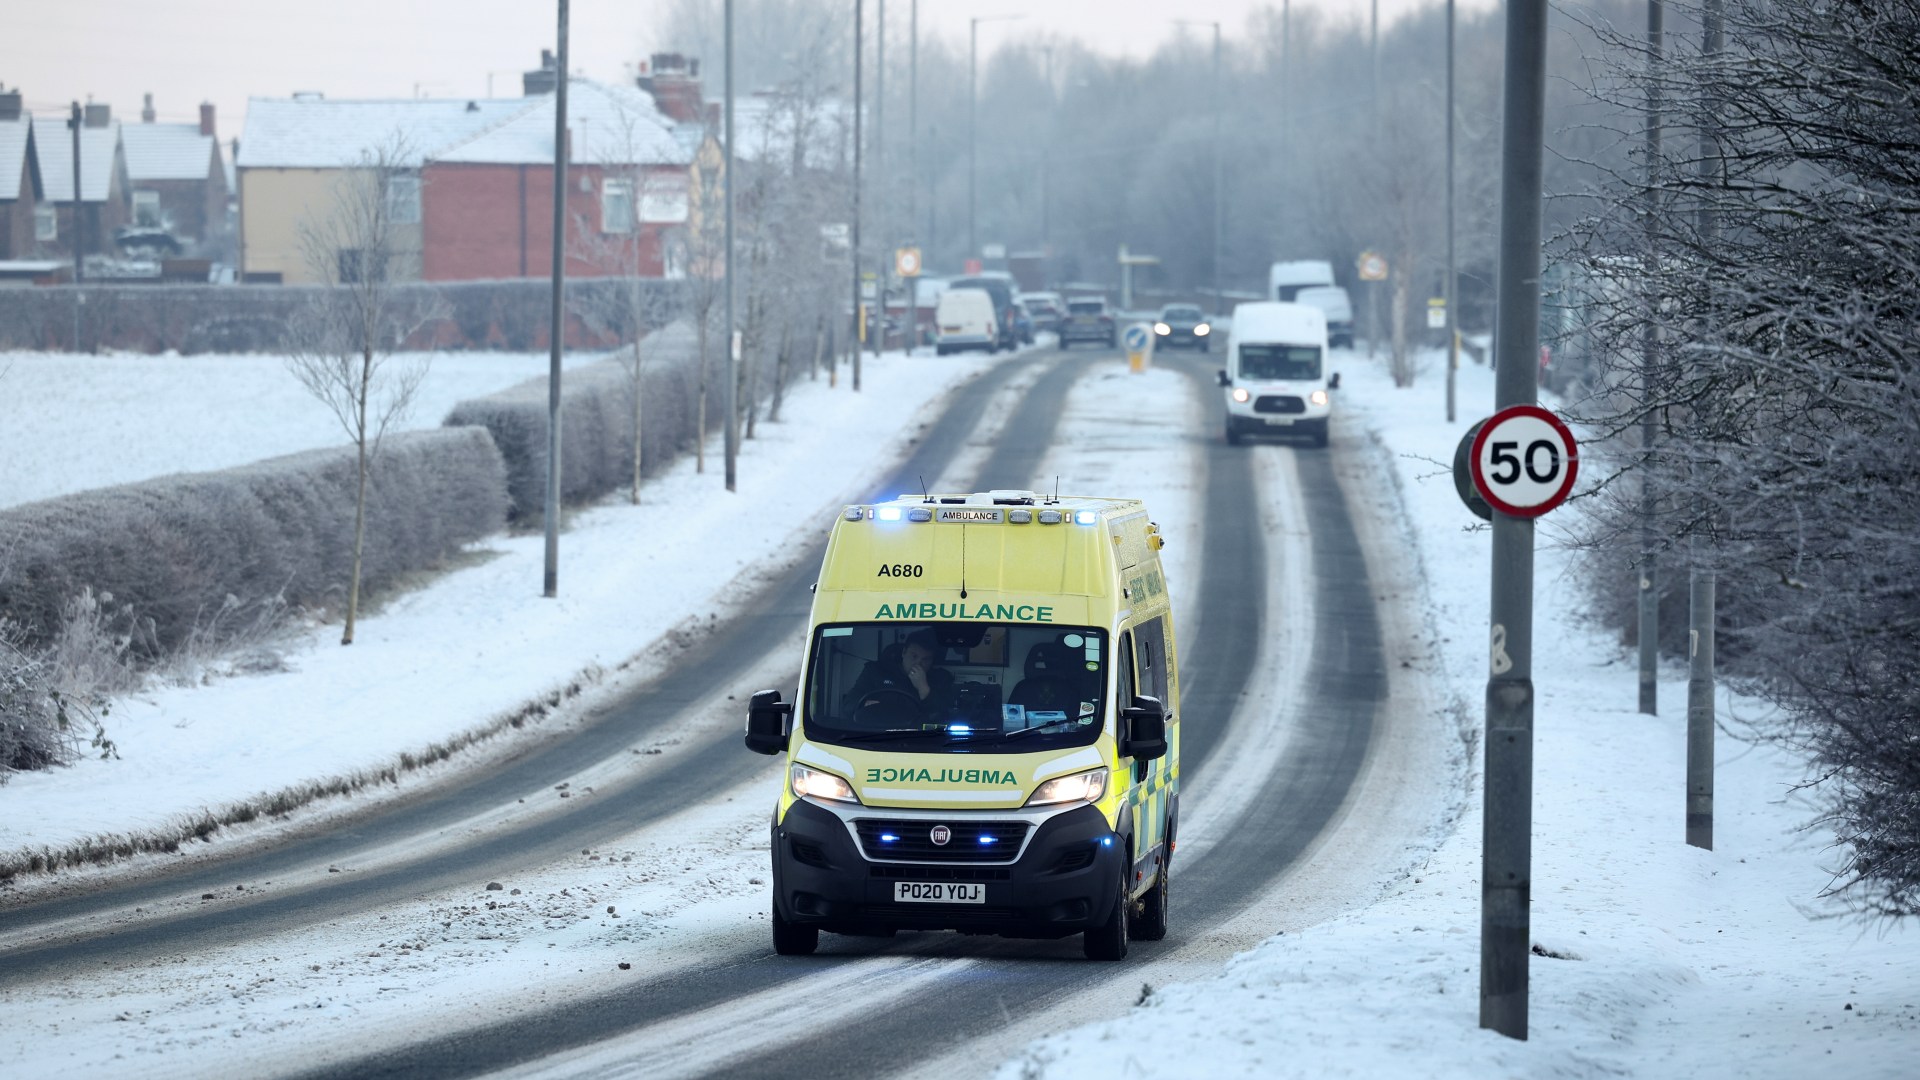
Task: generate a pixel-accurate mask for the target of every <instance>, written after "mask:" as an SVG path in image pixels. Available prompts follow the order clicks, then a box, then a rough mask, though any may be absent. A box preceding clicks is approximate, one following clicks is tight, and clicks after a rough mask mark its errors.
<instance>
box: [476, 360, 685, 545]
mask: <svg viewBox="0 0 1920 1080" xmlns="http://www.w3.org/2000/svg"><path fill="white" fill-rule="evenodd" d="M641 355H642V357H643V362H642V367H641V372H642V378H641V401H642V417H641V433H642V440H643V442H644V444H645V446H644V448H643V455H642V468H643V469H644V470H645V472H646V473H648V474H651V473H653V472H654V471H655V470H657V469H658V468H659V467H660V466H662V465H664V464H666V463H667V462H668V461H669V460H671V459H672V457H673V456H674V455H675V454H677V453H678V452H679V451H681V450H683V449H685V448H686V447H688V446H690V445H691V444H692V443H693V440H694V433H695V430H696V428H697V425H698V417H697V410H698V407H699V398H698V393H699V371H698V366H699V357H698V353H697V349H696V345H695V337H694V333H693V331H692V330H691V329H690V328H688V327H687V326H686V325H685V324H680V323H676V324H675V325H673V326H672V327H669V328H668V329H666V330H663V331H660V332H659V333H656V334H652V335H649V336H648V337H647V338H646V339H645V341H644V342H643V343H642V345H641ZM630 363H631V357H630V356H626V355H616V356H615V357H614V358H612V359H607V360H602V361H600V362H598V363H595V364H586V365H582V366H580V367H574V368H568V369H567V371H566V374H565V376H564V377H563V378H562V379H561V383H560V387H561V393H560V439H561V448H560V492H561V497H562V500H563V501H564V502H567V503H579V502H582V501H589V500H592V499H597V498H599V497H601V496H603V495H606V494H608V493H609V492H613V491H617V490H620V489H621V488H623V487H625V486H626V485H627V484H628V483H629V482H630V481H631V480H632V478H633V396H632V394H633V390H632V384H631V380H630V379H629V377H628V365H629V364H630ZM709 390H710V392H714V393H715V394H716V400H715V401H710V402H709V403H708V416H709V422H710V423H712V422H717V418H718V416H719V407H718V403H717V388H712V387H710V388H709ZM446 423H447V425H448V426H449V427H453V426H459V425H475V426H479V427H483V428H485V429H487V431H489V432H491V433H492V435H493V441H494V444H495V445H496V446H498V447H499V448H500V454H501V456H502V457H503V458H504V459H505V460H506V470H507V492H508V496H509V499H510V501H511V504H512V514H513V516H514V517H515V518H520V519H538V518H539V517H540V516H541V514H542V513H543V510H544V505H545V501H546V491H547V377H546V376H545V375H542V376H539V377H538V378H534V379H529V380H527V381H526V382H523V383H521V384H519V385H518V386H513V387H510V388H508V389H506V390H503V391H501V392H500V393H497V394H491V395H488V396H487V397H483V398H473V399H470V400H468V401H463V402H461V403H459V404H458V405H455V406H454V407H453V410H452V411H451V412H450V413H448V414H447V419H446Z"/></svg>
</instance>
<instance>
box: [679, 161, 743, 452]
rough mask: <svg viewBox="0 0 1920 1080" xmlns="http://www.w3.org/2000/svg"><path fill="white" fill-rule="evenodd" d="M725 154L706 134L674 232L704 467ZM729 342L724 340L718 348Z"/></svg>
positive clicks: (720, 271) (722, 272)
mask: <svg viewBox="0 0 1920 1080" xmlns="http://www.w3.org/2000/svg"><path fill="white" fill-rule="evenodd" d="M724 171H725V159H724V158H723V157H722V155H721V151H720V144H719V143H718V142H717V141H716V140H714V139H711V138H709V139H707V140H705V141H704V142H703V143H701V145H700V149H699V151H698V152H697V153H696V154H695V155H694V163H693V168H692V169H691V170H690V172H689V179H688V192H687V194H688V206H687V223H686V225H685V226H684V227H683V228H681V230H680V232H679V235H678V237H677V238H676V246H677V247H678V249H679V251H680V252H681V255H680V258H681V259H682V260H683V261H684V263H685V265H686V268H687V285H688V288H687V307H688V310H689V312H690V313H691V314H692V315H693V324H694V338H695V341H696V342H697V345H696V348H697V349H698V352H699V357H700V362H699V364H698V370H699V376H698V380H697V386H698V390H697V391H696V395H695V397H696V404H695V406H694V441H693V463H694V465H693V467H694V471H695V472H706V471H707V387H708V384H709V383H710V382H711V381H712V380H711V379H709V378H708V370H709V367H710V365H709V363H708V353H709V352H710V351H711V350H710V349H709V348H708V345H709V339H710V338H711V337H712V336H713V329H714V326H713V324H714V317H715V315H716V310H715V309H716V308H718V307H719V306H720V302H721V300H723V299H724V298H725V297H726V286H727V280H726V260H727V252H726V221H725V219H724V214H725V212H726V210H725V205H724V204H725V201H726V188H724V187H722V186H721V185H722V184H723V183H724V182H725V178H724V176H723V175H722V174H723V172H724ZM728 344H730V343H722V348H725V347H727V345H728Z"/></svg>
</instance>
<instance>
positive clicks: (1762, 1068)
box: [998, 354, 1920, 1080]
mask: <svg viewBox="0 0 1920 1080" xmlns="http://www.w3.org/2000/svg"><path fill="white" fill-rule="evenodd" d="M1441 363H1443V361H1440V360H1438V359H1437V358H1434V357H1429V358H1427V362H1426V365H1425V370H1424V372H1423V373H1422V375H1421V377H1420V379H1419V380H1418V381H1417V382H1416V384H1415V385H1414V386H1413V387H1411V388H1408V389H1403V390H1396V389H1394V388H1393V386H1392V384H1391V381H1390V380H1389V379H1387V378H1386V376H1385V374H1384V358H1383V359H1382V360H1381V361H1380V362H1379V363H1369V362H1368V361H1366V360H1365V358H1364V357H1363V356H1360V355H1357V354H1356V355H1351V356H1349V357H1347V358H1345V359H1344V360H1343V362H1342V363H1341V364H1340V367H1341V374H1342V376H1343V383H1342V389H1341V390H1340V391H1339V394H1340V403H1341V407H1342V409H1343V410H1344V412H1345V414H1346V420H1345V423H1346V425H1347V430H1348V432H1349V433H1356V429H1364V431H1365V433H1366V438H1368V439H1370V440H1373V441H1374V442H1375V443H1377V444H1378V446H1379V448H1380V449H1381V450H1382V452H1384V453H1387V454H1390V455H1391V457H1392V459H1393V462H1394V467H1395V472H1396V474H1397V478H1398V483H1399V486H1400V496H1401V498H1402V499H1403V501H1404V505H1405V510H1406V520H1407V522H1408V523H1409V525H1408V530H1407V532H1408V537H1409V551H1408V553H1407V557H1408V558H1410V559H1417V560H1419V562H1420V563H1421V564H1422V565H1423V567H1424V571H1423V576H1424V578H1425V580H1426V583H1427V596H1426V603H1427V605H1428V606H1429V608H1430V611H1431V614H1432V616H1433V619H1434V623H1435V625H1438V626H1440V627H1444V628H1447V633H1446V634H1445V635H1444V637H1443V640H1442V642H1441V644H1440V646H1439V651H1438V652H1437V653H1436V654H1435V657H1434V663H1435V664H1436V671H1435V676H1436V678H1438V679H1439V680H1441V681H1442V682H1443V683H1445V684H1449V685H1450V687H1451V690H1452V693H1451V695H1450V696H1452V697H1453V698H1455V699H1456V700H1462V701H1467V702H1471V703H1474V706H1475V708H1476V709H1478V708H1479V702H1481V701H1482V700H1483V694H1484V680H1485V674H1484V672H1485V663H1486V652H1485V640H1486V638H1485V635H1486V633H1487V625H1488V610H1487V609H1488V596H1489V591H1490V589H1489V536H1490V534H1489V533H1488V532H1486V531H1484V530H1472V529H1470V526H1472V525H1474V524H1476V522H1475V519H1473V518H1472V517H1471V515H1470V514H1469V513H1468V511H1467V510H1466V509H1465V508H1464V507H1463V506H1461V504H1460V501H1459V499H1458V497H1457V495H1456V494H1455V492H1454V489H1453V483H1452V480H1451V476H1450V474H1449V472H1448V467H1449V465H1450V463H1451V461H1452V458H1453V449H1454V445H1455V444H1456V443H1457V442H1458V440H1459V438H1460V436H1461V435H1462V434H1463V433H1464V432H1465V430H1466V428H1467V426H1468V425H1469V424H1471V423H1472V422H1473V421H1474V420H1477V419H1479V418H1480V417H1482V416H1485V415H1486V414H1488V413H1490V412H1491V411H1492V402H1493V385H1492V384H1493V378H1492V374H1491V372H1489V371H1488V370H1487V369H1486V368H1484V367H1479V366H1476V365H1472V364H1468V365H1467V366H1466V367H1465V368H1464V369H1463V370H1462V371H1461V372H1460V396H1459V400H1460V402H1461V403H1462V404H1461V407H1460V409H1459V414H1460V420H1459V422H1457V423H1453V424H1448V423H1446V421H1445V398H1444V378H1445V372H1444V368H1443V367H1442V366H1441ZM1576 512H1577V511H1576V510H1573V509H1570V508H1563V509H1562V510H1559V511H1556V513H1557V514H1572V513H1576ZM1555 535H1556V532H1555V529H1554V525H1553V518H1552V516H1551V515H1550V516H1549V517H1548V518H1546V519H1543V524H1542V526H1541V528H1540V530H1539V542H1538V544H1537V547H1538V552H1537V555H1536V560H1537V562H1536V569H1535V589H1536V593H1535V606H1534V619H1535V637H1534V647H1535V653H1534V684H1535V690H1536V694H1537V700H1536V705H1535V726H1536V738H1535V746H1534V824H1533V867H1532V871H1533V889H1532V896H1533V905H1532V930H1533V940H1534V943H1535V944H1534V955H1533V956H1532V958H1531V969H1530V973H1531V975H1530V977H1531V994H1530V1011H1529V1021H1530V1030H1529V1038H1528V1039H1527V1041H1524V1042H1520V1041H1515V1040H1511V1039H1508V1038H1506V1037H1504V1036H1500V1035H1496V1034H1494V1033H1492V1032H1490V1031H1485V1030H1481V1029H1480V1028H1479V1026H1478V1015H1479V1014H1478V1006H1479V967H1480V958H1479V947H1480V946H1479V942H1480V934H1479V911H1480V887H1479V871H1480V833H1481V825H1482V820H1481V814H1480V792H1479V790H1478V789H1479V776H1478V773H1479V768H1478V763H1477V762H1476V763H1475V768H1474V772H1475V777H1474V781H1473V790H1472V793H1471V797H1470V800H1469V809H1468V812H1467V813H1466V814H1465V816H1464V817H1462V819H1461V820H1460V822H1459V824H1458V827H1457V829H1456V831H1455V832H1454V834H1453V835H1452V836H1451V837H1450V838H1449V839H1448V840H1447V841H1446V842H1445V843H1443V844H1442V845H1441V846H1440V847H1439V849H1438V850H1436V851H1435V852H1434V853H1433V854H1432V855H1431V857H1430V858H1428V859H1427V860H1426V861H1425V862H1424V863H1423V864H1422V865H1421V866H1420V867H1419V868H1418V869H1417V870H1415V871H1414V872H1413V873H1412V874H1410V875H1409V876H1408V877H1407V878H1405V879H1404V880H1400V881H1398V882H1394V883H1391V884H1390V885H1389V887H1388V888H1387V890H1386V893H1385V895H1383V896H1382V898H1381V899H1379V900H1378V901H1377V902H1375V903H1373V904H1372V905H1370V906H1368V907H1366V908H1364V909H1362V910H1360V911H1357V912H1353V913H1351V914H1347V915H1344V916H1341V917H1338V918H1335V919H1332V920H1330V921H1328V922H1325V923H1322V924H1319V925H1316V926H1312V927H1310V928H1308V929H1306V930H1303V931H1296V932H1293V933H1285V934H1281V935H1278V936H1275V937H1273V938H1271V939H1269V940H1268V941H1266V942H1265V943H1264V944H1262V945H1261V946H1259V947H1258V948H1255V949H1253V950H1250V951H1248V952H1246V953H1243V954H1241V955H1240V956H1238V957H1236V958H1234V959H1233V961H1232V962H1231V963H1229V964H1228V965H1227V968H1226V970H1225V972H1224V973H1223V974H1221V976H1220V977H1218V978H1217V979H1213V980H1210V981H1204V982H1196V983H1188V984H1182V985H1175V986H1161V987H1153V988H1152V991H1151V993H1149V994H1148V995H1147V996H1146V999H1145V1001H1144V1002H1143V1003H1142V1004H1141V1005H1140V1006H1138V1007H1137V1008H1135V1009H1134V1010H1133V1012H1132V1013H1131V1014H1130V1015H1127V1016H1124V1017H1120V1018H1117V1019H1114V1020H1111V1021H1107V1022H1102V1023H1096V1024H1092V1025H1088V1026H1086V1027H1083V1028H1080V1029H1078V1030H1075V1031H1072V1032H1069V1033H1066V1034H1062V1035H1058V1036H1053V1037H1049V1038H1046V1039H1042V1040H1040V1041H1038V1042H1036V1043H1034V1044H1032V1045H1031V1046H1029V1047H1028V1048H1027V1049H1026V1050H1025V1051H1023V1052H1021V1053H1020V1054H1018V1055H1017V1056H1016V1057H1014V1058H1013V1060H1011V1061H1009V1062H1007V1063H1005V1064H1003V1065H1002V1066H1001V1068H1000V1070H999V1073H998V1076H999V1077H1000V1078H1002V1080H1015V1078H1019V1080H1040V1078H1045V1080H1073V1078H1078V1077H1085V1078H1088V1080H1094V1078H1099V1080H1106V1078H1108V1077H1111V1076H1114V1075H1116V1074H1117V1075H1124V1076H1156V1077H1207V1078H1209V1080H1213V1078H1217V1077H1222V1076H1262V1077H1271V1076H1301V1077H1327V1076H1415V1075H1418V1076H1457V1077H1476V1078H1477V1077H1485V1076H1513V1077H1539V1076H1575V1077H1578V1076H1621V1075H1625V1076H1742V1077H1752V1076H1768V1077H1805V1076H1812V1075H1818V1074H1827V1075H1844V1076H1848V1077H1907V1076H1912V1075H1914V1073H1915V1069H1916V1062H1920V935H1917V934H1916V933H1915V931H1914V928H1912V927H1907V926H1900V925H1894V926H1871V927H1863V926H1861V925H1860V924H1858V923H1856V922H1852V921H1848V920H1846V919H1842V918H1835V917H1831V916H1835V915H1837V909H1835V908H1832V907H1831V906H1828V905H1826V904H1824V903H1822V902H1821V901H1820V900H1819V899H1818V893H1819V892H1820V890H1821V888H1822V887H1823V886H1824V885H1825V884H1826V883H1827V880H1828V879H1827V875H1826V874H1825V873H1824V872H1823V871H1822V869H1821V867H1822V865H1823V864H1824V863H1825V862H1826V861H1827V860H1828V859H1830V857H1831V853H1830V852H1828V851H1826V850H1824V848H1823V844H1824V843H1825V839H1826V838H1825V837H1824V836H1823V835H1822V834H1820V833H1818V832H1809V831H1805V830H1804V826H1805V824H1806V823H1807V821H1808V819H1809V818H1810V817H1811V815H1812V811H1811V810H1810V809H1809V808H1808V807H1807V806H1806V805H1805V804H1804V803H1803V802H1802V801H1799V800H1797V799H1796V798H1795V797H1794V796H1793V794H1792V791H1791V789H1792V787H1793V785H1794V784H1795V783H1796V782H1797V781H1799V780H1801V779H1803V775H1804V774H1803V771H1802V769H1801V767H1800V763H1799V762H1797V761H1794V760H1792V759H1790V758H1789V757H1788V756H1787V755H1784V754H1782V753H1781V752H1779V751H1778V750H1775V749H1772V748H1767V747H1754V746H1751V745H1747V744H1745V743H1742V742H1738V741H1736V740H1734V739H1733V738H1730V737H1729V736H1727V735H1726V734H1724V733H1723V734H1722V735H1721V736H1720V738H1719V740H1718V746H1717V753H1716V779H1715V811H1716V820H1715V836H1714V842H1715V847H1714V850H1713V851H1711V852H1708V851H1702V850H1699V849H1696V848H1691V847H1688V846H1686V844H1685V843H1684V840H1683V836H1684V829H1683V824H1684V822H1683V810H1684V794H1685V753H1686V746H1685V702H1686V675H1687V672H1686V668H1685V666H1684V663H1683V662H1682V661H1680V660H1679V659H1677V658H1670V659H1669V661H1668V664H1667V666H1666V668H1665V669H1664V670H1663V672H1662V675H1663V678H1662V681H1661V686H1660V699H1659V700H1660V715H1659V716H1657V717H1648V716H1643V715H1640V714H1639V712H1638V711H1637V690H1636V683H1635V677H1636V672H1635V663H1634V659H1633V657H1632V656H1631V655H1630V654H1629V653H1628V652H1627V650H1625V649H1624V648H1623V647H1622V646H1621V645H1620V643H1619V641H1618V640H1617V639H1616V638H1615V637H1613V636H1611V635H1609V634H1607V633H1605V632H1603V631H1599V630H1596V629H1594V628H1592V627H1590V626H1586V625H1583V624H1582V623H1581V621H1580V620H1579V619H1578V618H1577V616H1576V615H1575V614H1574V613H1575V612H1576V611H1577V610H1578V607H1579V603H1578V589H1577V588H1576V585H1577V583H1576V582H1575V581H1574V580H1573V579H1572V574H1573V573H1574V571H1573V570H1572V568H1571V566H1570V562H1571V560H1570V557H1569V555H1568V553H1566V552H1564V551H1560V550H1556V549H1555V548H1554V547H1553V543H1552V542H1553V537H1554V536H1555ZM1736 708H1740V709H1745V710H1746V711H1747V712H1749V713H1750V712H1751V710H1752V709H1753V706H1752V705H1751V703H1745V702H1739V701H1735V700H1732V699H1730V698H1729V697H1727V696H1726V695H1725V694H1724V693H1723V695H1722V699H1721V705H1720V712H1721V715H1722V716H1723V717H1724V716H1727V715H1729V710H1732V709H1736ZM1433 721H1434V723H1436V724H1439V723H1447V722H1449V721H1448V720H1447V719H1446V718H1444V717H1441V716H1435V717H1434V718H1433ZM1176 918H1177V913H1176ZM1116 1070H1117V1072H1116Z"/></svg>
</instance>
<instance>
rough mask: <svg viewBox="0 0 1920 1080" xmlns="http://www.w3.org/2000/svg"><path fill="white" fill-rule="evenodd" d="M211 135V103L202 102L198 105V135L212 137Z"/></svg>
mask: <svg viewBox="0 0 1920 1080" xmlns="http://www.w3.org/2000/svg"><path fill="white" fill-rule="evenodd" d="M213 133H214V132H213V102H211V101H203V102H201V103H200V134H202V135H212V134H213Z"/></svg>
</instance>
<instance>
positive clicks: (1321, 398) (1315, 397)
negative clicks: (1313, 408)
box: [1307, 390, 1327, 405]
mask: <svg viewBox="0 0 1920 1080" xmlns="http://www.w3.org/2000/svg"><path fill="white" fill-rule="evenodd" d="M1307 400H1308V401H1311V402H1313V403H1314V404H1315V405H1325V404H1326V403H1327V392H1326V391H1325V390H1315V391H1314V392H1313V393H1311V394H1308V395H1307Z"/></svg>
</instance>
